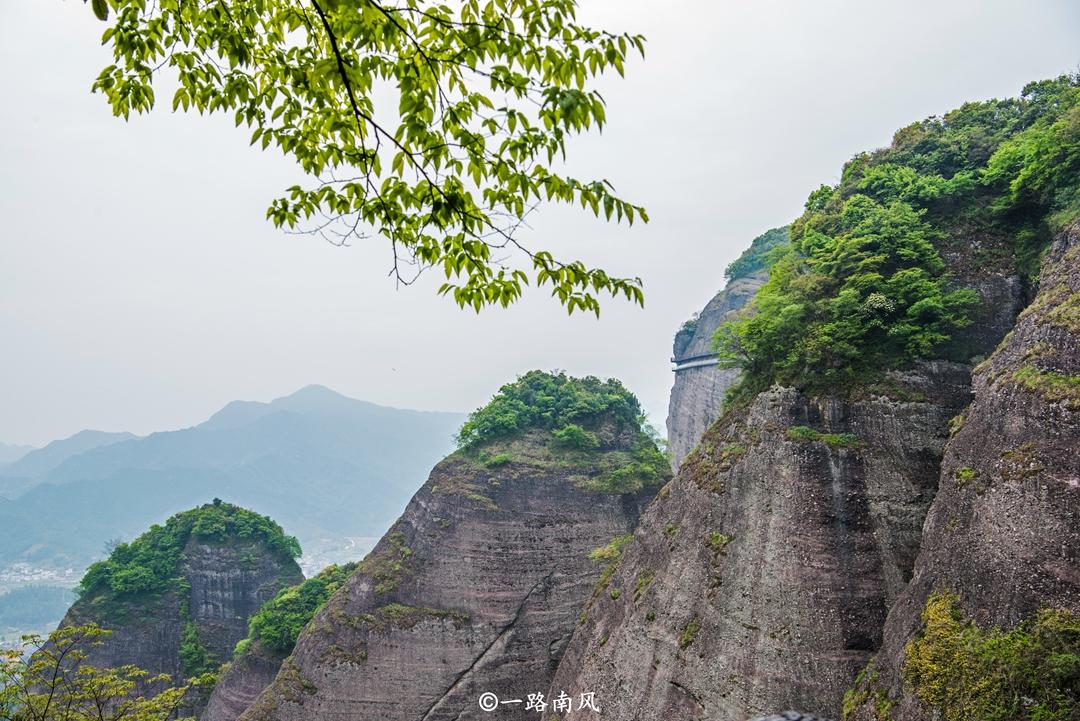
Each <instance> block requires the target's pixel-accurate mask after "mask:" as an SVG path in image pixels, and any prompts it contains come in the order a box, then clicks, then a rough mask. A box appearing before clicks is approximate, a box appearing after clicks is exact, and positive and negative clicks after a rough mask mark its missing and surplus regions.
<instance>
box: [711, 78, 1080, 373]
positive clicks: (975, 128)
mask: <svg viewBox="0 0 1080 721" xmlns="http://www.w3.org/2000/svg"><path fill="white" fill-rule="evenodd" d="M1077 213H1080V76H1075V75H1069V76H1062V77H1060V78H1058V79H1056V80H1048V81H1044V82H1040V83H1032V84H1030V85H1028V86H1027V87H1026V88H1025V89H1024V92H1023V94H1022V96H1021V97H1020V98H1015V99H1007V100H991V101H986V102H980V103H968V104H966V105H964V106H962V107H961V108H959V109H957V110H954V111H952V112H951V113H948V114H946V115H945V116H944V117H941V118H938V117H934V118H929V119H927V120H924V121H922V122H920V123H914V124H912V125H910V126H908V127H906V128H903V129H902V130H900V131H898V132H897V133H896V135H895V136H894V138H893V142H892V145H891V146H890V147H888V148H885V149H882V150H879V151H876V152H874V153H864V154H861V155H858V156H856V157H855V158H854V159H852V160H851V161H850V162H848V163H847V164H846V165H845V166H844V170H843V174H842V177H841V180H840V182H839V184H837V185H836V186H835V187H828V186H822V187H821V188H819V189H818V190H816V191H814V192H813V193H811V194H810V196H809V199H808V200H807V202H806V211H805V213H804V214H803V215H802V217H800V218H799V219H798V220H797V221H795V223H793V224H792V226H791V243H790V245H787V246H778V247H779V248H780V250H777V251H775V252H774V253H775V254H774V255H773V256H772V258H771V260H772V261H773V264H772V265H771V267H770V274H769V281H768V283H766V285H765V286H764V287H762V289H761V290H760V291H759V292H758V294H757V296H756V297H755V299H754V301H753V302H752V304H751V308H750V310H751V311H752V312H749V313H746V314H744V315H743V316H742V317H741V318H738V319H736V320H734V321H731V322H728V323H725V324H724V325H723V326H721V327H720V329H719V330H718V331H717V335H716V349H717V351H718V353H719V355H720V360H721V363H722V364H724V365H726V366H729V367H731V366H734V367H740V368H742V369H744V370H745V375H744V380H743V383H742V385H741V386H740V387H739V388H738V389H737V390H736V391H735V392H736V393H737V394H738V393H748V392H754V391H757V390H760V389H761V388H764V387H767V386H768V385H770V384H772V383H776V382H779V383H782V384H785V385H792V386H796V387H799V388H804V389H810V390H814V389H816V388H821V387H824V386H830V385H833V384H836V383H845V382H850V381H858V380H862V379H865V378H867V377H868V376H872V375H874V374H875V373H877V372H878V371H880V370H882V369H886V368H890V367H902V366H905V365H909V364H910V363H912V362H913V361H915V360H917V359H919V358H928V357H942V356H944V357H948V356H949V355H950V353H951V352H952V351H951V349H950V348H949V346H948V341H949V340H950V338H951V337H952V336H953V334H954V332H955V331H956V330H957V329H960V328H963V327H964V326H965V325H967V324H969V323H970V311H971V310H972V308H973V306H974V304H975V302H976V301H977V296H976V294H975V293H974V291H973V290H971V289H966V288H958V287H956V285H955V283H954V281H953V279H951V278H950V277H949V276H948V275H947V274H946V272H945V262H944V260H943V258H942V255H941V252H940V251H941V250H942V249H944V248H946V247H952V248H953V250H954V251H955V252H956V256H957V257H959V258H963V262H964V263H966V264H967V265H968V266H969V268H970V269H971V270H972V272H975V273H977V272H979V271H980V270H981V269H983V268H986V269H987V270H994V269H1000V270H1010V269H1011V270H1014V271H1018V272H1021V273H1024V274H1028V275H1030V274H1031V273H1033V272H1034V269H1035V268H1036V267H1037V263H1036V261H1037V258H1038V255H1039V253H1040V252H1041V251H1042V250H1043V249H1044V248H1045V247H1046V246H1047V243H1048V242H1049V239H1050V237H1051V235H1052V231H1053V230H1055V229H1056V228H1058V227H1060V226H1061V225H1063V224H1064V223H1066V222H1068V220H1070V219H1071V218H1072V217H1075V215H1077ZM968 238H976V239H980V242H979V243H969V242H967V241H966V239H968ZM959 241H963V242H959ZM958 242H959V244H958ZM776 254H778V257H777V255H776ZM1010 266H1011V268H1010ZM957 360H967V359H966V358H957Z"/></svg>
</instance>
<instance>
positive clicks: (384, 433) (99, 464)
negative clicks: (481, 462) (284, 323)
mask: <svg viewBox="0 0 1080 721" xmlns="http://www.w3.org/2000/svg"><path fill="white" fill-rule="evenodd" d="M463 421H464V415H463V414H458V413H442V412H425V411H412V410H401V409H396V408H389V407H385V406H379V405H376V404H374V403H368V402H365V401H360V400H356V399H352V398H348V397H346V396H344V395H341V394H339V393H337V392H335V391H333V390H331V389H329V388H326V387H324V386H307V387H305V388H302V389H301V390H299V391H297V392H295V393H293V394H291V395H288V396H285V397H282V398H278V399H275V400H273V401H271V402H269V403H263V402H257V401H234V402H231V403H229V404H227V405H226V406H224V407H223V408H222V409H221V410H220V411H218V412H217V413H215V414H214V415H212V416H211V417H210V418H209V419H208V420H206V421H205V422H203V423H201V424H198V425H196V426H192V427H190V428H184V429H181V430H174V431H163V432H158V433H152V434H150V435H148V436H145V437H135V436H130V434H127V435H128V437H126V438H123V439H120V438H117V439H114V441H113V442H111V443H108V444H105V445H97V446H95V447H90V448H88V449H86V450H83V451H82V452H79V453H72V454H69V455H67V456H66V457H63V458H60V455H61V454H59V453H55V452H54V453H53V454H52V456H50V458H51V460H52V461H57V460H58V461H59V462H55V463H45V462H44V461H38V463H39V464H40V465H38V466H33V465H27V466H25V467H28V468H35V467H36V468H41V469H43V470H42V472H40V473H39V474H37V475H34V476H30V477H22V478H18V479H16V478H14V477H13V476H9V472H10V470H11V469H12V468H13V467H14V466H9V467H6V468H3V469H0V482H3V483H8V482H11V483H16V482H17V483H21V484H22V489H21V492H19V494H18V495H17V496H16V497H14V498H11V499H7V500H3V499H0V565H6V564H10V563H15V562H19V561H25V562H28V563H32V564H34V565H37V566H43V567H68V566H74V567H81V566H83V565H86V564H87V563H89V562H90V561H92V560H94V559H95V558H97V557H98V556H100V555H101V549H102V548H103V546H104V544H105V542H106V541H108V540H110V539H113V538H117V537H119V538H125V539H127V538H131V537H132V536H134V535H135V534H137V533H139V532H140V531H141V530H143V529H145V528H146V526H147V525H149V524H150V523H156V522H160V521H162V520H164V519H165V518H166V517H168V516H169V515H170V514H172V513H174V512H176V511H178V510H181V509H184V508H188V507H191V506H192V505H195V504H198V503H205V502H207V501H209V500H211V499H212V498H215V497H218V498H222V499H224V500H227V501H230V502H233V503H237V504H240V505H243V506H245V507H250V508H252V509H255V510H257V511H259V512H260V513H265V514H268V515H270V516H272V517H274V518H275V519H276V520H279V521H280V522H281V523H282V524H283V525H284V526H285V527H286V528H288V529H289V531H290V532H291V533H294V534H296V535H297V536H298V537H299V538H300V540H301V542H302V543H303V544H304V546H305V551H306V552H308V553H312V552H314V553H316V554H317V555H322V554H323V553H329V554H331V555H330V556H329V557H328V558H337V557H338V556H337V555H336V554H337V552H338V551H339V550H340V551H342V552H344V549H347V548H354V547H355V546H356V544H357V539H362V538H367V537H377V536H379V535H380V534H381V533H382V532H383V531H384V530H385V527H386V526H387V525H389V523H390V522H391V521H393V519H394V518H395V517H396V515H397V514H398V513H399V512H400V510H401V509H402V508H403V507H404V505H405V503H406V502H407V501H408V499H409V497H410V496H411V495H412V493H413V491H415V490H416V488H418V487H419V486H420V485H421V484H422V483H423V481H424V479H425V478H426V476H427V472H428V470H429V469H430V467H431V466H432V465H433V464H434V462H435V461H437V460H438V459H439V458H440V457H441V456H442V455H444V454H445V453H446V452H447V451H448V450H450V448H451V447H452V446H453V436H454V433H455V432H456V431H457V429H458V427H459V426H460V425H461V423H462V422H463ZM73 438H74V437H73ZM68 440H72V439H68ZM53 445H54V444H50V446H47V447H46V449H48V448H50V447H52V446H53ZM46 449H42V451H44V450H46ZM35 453H37V452H35ZM31 455H35V454H28V456H27V458H26V459H24V461H25V460H31V459H30V457H29V456H31ZM19 465H21V464H19ZM43 518H58V519H63V523H59V524H54V523H42V522H41V519H43ZM352 552H355V550H353V551H352Z"/></svg>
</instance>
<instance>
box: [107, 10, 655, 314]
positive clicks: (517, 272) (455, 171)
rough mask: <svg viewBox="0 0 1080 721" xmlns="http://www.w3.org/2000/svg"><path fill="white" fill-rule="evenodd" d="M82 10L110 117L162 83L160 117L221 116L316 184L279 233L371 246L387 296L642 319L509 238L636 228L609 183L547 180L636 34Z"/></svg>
mask: <svg viewBox="0 0 1080 721" xmlns="http://www.w3.org/2000/svg"><path fill="white" fill-rule="evenodd" d="M91 2H92V8H93V11H94V12H95V14H96V15H97V16H98V17H99V18H100V19H102V20H104V21H107V22H109V23H110V24H109V26H108V28H107V29H106V30H105V33H104V36H103V41H104V43H105V44H107V45H109V46H111V48H112V51H113V55H114V60H115V63H114V64H113V65H110V66H108V67H107V68H105V69H104V70H103V71H102V72H101V74H100V75H99V76H98V78H97V80H96V81H95V82H94V90H95V91H98V92H101V93H103V94H104V95H105V96H106V97H107V98H108V100H109V103H110V104H111V106H112V109H113V112H114V113H115V114H116V115H118V116H122V117H124V118H127V117H129V116H130V114H131V113H132V112H135V113H142V112H147V111H149V110H150V109H151V108H152V107H153V105H154V101H155V96H154V87H155V82H156V81H157V80H158V79H159V76H160V75H161V73H162V72H163V71H166V70H167V71H168V72H170V73H172V74H175V75H176V77H177V78H178V81H179V82H178V85H177V88H176V91H175V93H174V95H173V98H172V105H173V109H174V110H176V109H183V110H185V111H186V110H191V109H194V110H197V111H199V112H200V113H212V112H227V113H231V114H232V115H233V117H234V120H235V122H236V124H237V125H238V126H239V125H243V126H246V127H248V128H250V129H251V130H252V134H251V142H252V143H253V144H255V143H258V144H260V145H261V146H262V147H263V148H266V147H269V146H270V145H274V146H276V147H277V148H279V149H280V150H281V151H282V152H284V153H285V154H286V155H287V156H291V157H292V158H293V159H295V160H296V162H297V163H298V164H299V165H300V167H301V168H302V169H303V170H304V171H305V173H307V174H308V175H309V176H311V177H312V178H313V181H312V182H311V183H310V184H309V185H307V186H306V187H304V186H299V185H298V186H294V187H292V188H289V189H288V191H287V192H286V193H285V194H284V195H283V196H282V197H279V198H277V199H276V200H274V201H273V203H272V204H271V206H270V208H269V210H268V211H267V215H268V217H269V218H270V219H272V220H273V222H274V223H275V224H276V225H278V226H281V227H285V228H288V229H299V230H303V231H305V232H311V233H317V234H319V235H321V236H323V237H325V238H327V239H328V240H331V241H332V242H335V243H338V244H347V243H349V242H350V241H352V240H353V239H360V238H365V237H368V236H369V235H371V234H375V235H381V236H382V237H383V238H384V239H385V240H386V241H388V242H389V244H390V246H391V249H392V258H393V267H392V271H391V274H392V275H393V276H394V278H395V279H396V280H397V281H398V282H400V283H405V284H409V283H411V282H413V281H414V280H415V279H416V277H417V275H418V274H419V273H421V272H422V271H424V270H425V269H428V268H441V269H442V271H443V273H444V274H445V276H446V282H445V283H444V284H443V285H442V287H441V288H440V291H439V292H440V293H441V294H445V295H450V296H452V297H453V299H454V300H455V301H456V302H457V303H458V304H459V305H460V306H463V307H464V306H470V307H472V308H475V309H476V310H479V309H480V308H482V307H484V306H486V305H492V304H499V305H502V306H506V305H508V304H510V303H512V302H514V301H515V300H517V299H518V298H519V297H520V296H521V293H522V291H523V289H524V287H525V286H526V285H528V284H529V283H530V282H533V283H535V284H536V285H538V286H550V288H551V291H552V294H553V295H554V296H555V297H556V298H558V299H559V301H560V302H561V303H562V304H563V305H564V306H565V307H566V308H567V310H568V311H569V312H571V313H572V312H573V311H574V310H587V311H592V312H594V313H599V301H598V296H599V295H602V294H607V295H610V296H613V297H617V296H623V297H625V298H626V299H628V300H630V301H632V302H634V303H637V304H639V305H640V304H642V303H643V295H642V290H641V281H640V279H638V278H619V277H613V276H611V275H609V274H608V273H606V272H605V271H604V270H603V269H601V268H594V267H589V266H586V265H585V264H584V263H582V262H580V261H568V260H561V259H558V258H556V257H554V256H553V255H552V254H551V253H550V252H548V251H545V250H542V249H535V248H533V247H530V246H529V245H527V244H525V243H524V242H522V240H521V238H520V233H519V231H520V230H521V229H522V228H523V227H524V225H525V222H526V219H527V217H528V215H529V213H530V212H531V211H532V210H533V209H534V208H536V207H537V206H538V205H539V204H541V203H545V202H550V203H566V204H579V205H581V206H582V207H583V208H586V209H588V210H590V211H592V213H593V214H594V215H597V216H599V215H600V214H603V216H604V217H605V218H606V219H608V220H610V219H612V218H613V217H614V218H615V219H616V220H618V221H622V220H623V219H625V220H626V221H627V222H628V223H630V224H632V223H633V222H634V220H635V219H639V218H640V219H641V220H643V221H647V220H648V218H647V216H646V214H645V211H644V209H643V208H641V207H639V206H637V205H633V204H631V203H629V202H627V201H626V200H623V199H622V198H621V197H619V196H618V195H617V194H616V193H615V190H614V188H613V186H612V185H611V184H610V183H609V182H608V181H607V180H593V179H584V180H583V179H578V178H573V177H570V176H568V175H564V174H562V173H561V171H559V170H557V169H556V167H557V165H558V164H560V163H562V162H563V161H564V160H565V155H566V143H567V140H568V139H569V138H570V137H572V136H573V135H575V134H578V133H582V132H586V131H588V130H590V129H592V128H594V127H595V128H597V129H600V128H602V126H603V124H604V122H605V104H604V99H603V98H602V97H601V95H600V93H599V92H597V91H596V90H595V89H594V88H592V87H591V86H590V81H592V80H593V79H594V78H596V77H597V76H599V75H601V74H602V73H604V72H605V71H607V70H609V69H614V70H615V71H616V72H618V73H619V74H620V75H622V73H623V71H624V65H625V63H626V62H627V59H628V55H629V54H630V53H632V52H638V53H642V54H643V53H644V39H643V38H642V37H641V36H640V35H630V34H614V33H610V32H606V31H602V30H594V29H591V28H588V27H585V26H583V25H580V24H578V22H577V21H576V9H577V8H576V2H575V0H490V1H487V2H480V1H479V0H464V2H460V3H455V4H453V6H451V5H443V4H437V3H432V2H424V1H423V0H401V1H400V2H398V3H395V4H384V3H382V2H375V1H374V0H351V1H346V0H158V1H157V2H153V3H148V2H147V1H146V0H91ZM395 99H396V104H397V107H396V109H394V108H392V107H386V106H388V105H392V104H393V103H394V101H395ZM377 100H378V101H379V102H378V103H377V102H376V101H377Z"/></svg>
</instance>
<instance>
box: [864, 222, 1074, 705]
mask: <svg viewBox="0 0 1080 721" xmlns="http://www.w3.org/2000/svg"><path fill="white" fill-rule="evenodd" d="M961 422H962V425H961V427H960V428H959V430H958V431H957V432H956V434H955V436H954V437H953V438H952V439H951V440H950V441H949V443H948V446H947V448H946V451H945V458H944V462H943V464H942V468H941V480H940V490H939V492H938V494H937V496H936V497H935V499H934V502H933V506H932V507H931V509H930V513H929V515H928V516H927V519H926V526H925V529H924V536H923V544H922V551H921V553H920V554H919V557H918V561H917V563H916V566H915V575H914V579H913V580H912V582H911V584H910V586H909V587H908V588H907V589H906V590H905V592H904V593H903V594H902V596H901V597H900V599H899V600H898V602H897V603H896V604H895V605H894V606H893V607H892V610H891V611H890V613H889V617H888V622H887V624H886V626H885V632H884V641H885V642H884V646H883V648H882V650H881V652H880V653H879V654H878V655H877V657H876V659H875V661H874V664H873V666H872V668H871V673H868V674H865V675H864V682H865V683H866V684H867V686H866V687H865V688H860V689H859V691H860V692H863V693H864V694H865V695H864V698H867V699H869V700H870V702H869V703H867V704H866V705H865V706H864V707H862V708H859V709H858V710H857V711H856V713H855V714H854V716H853V718H858V719H866V720H869V719H876V718H877V714H876V712H875V699H876V698H878V697H880V694H885V695H887V696H888V697H889V698H891V699H892V702H893V704H892V708H891V715H892V718H893V719H894V720H895V721H914V720H916V719H920V720H921V719H930V718H933V717H934V715H933V713H932V711H931V710H930V709H928V708H926V707H925V706H923V705H922V704H921V703H920V702H919V701H918V700H917V698H916V697H915V694H914V693H912V690H911V689H910V688H905V687H904V683H903V680H902V678H903V675H902V674H903V672H902V669H903V665H904V661H905V645H906V644H907V642H908V641H909V640H911V639H912V638H913V637H914V636H915V634H917V633H918V632H919V631H920V630H921V620H920V616H921V613H922V611H923V609H924V608H925V607H926V604H927V601H928V599H929V598H930V596H931V595H932V594H934V593H936V592H940V591H951V592H952V593H955V594H956V595H957V596H958V597H959V599H960V605H961V606H962V607H963V610H964V611H965V612H966V613H967V614H968V615H969V616H970V617H971V618H972V619H974V621H975V622H976V624H978V625H979V626H981V627H983V628H986V627H989V626H1000V627H1003V628H1012V627H1015V626H1016V625H1017V624H1018V623H1019V622H1020V621H1021V620H1023V619H1024V618H1026V617H1028V616H1030V615H1031V614H1032V613H1034V612H1035V611H1037V610H1039V609H1040V608H1044V607H1045V608H1062V609H1066V610H1069V611H1071V612H1073V613H1080V223H1078V224H1074V225H1073V226H1072V228H1071V229H1070V230H1068V231H1066V232H1065V233H1063V234H1062V235H1061V236H1060V237H1059V238H1058V239H1057V241H1056V242H1055V244H1054V246H1053V247H1052V249H1051V251H1050V253H1049V254H1048V256H1047V258H1046V260H1045V261H1044V265H1043V271H1042V275H1041V278H1040V288H1039V293H1038V295H1037V296H1036V298H1035V300H1034V302H1032V304H1031V305H1030V306H1029V307H1028V308H1027V309H1026V310H1025V311H1024V312H1023V313H1022V314H1021V315H1020V318H1019V320H1018V322H1017V324H1016V327H1015V329H1014V330H1013V332H1012V333H1011V334H1010V335H1009V336H1008V337H1006V339H1005V340H1004V341H1003V342H1002V343H1001V345H1000V347H999V348H998V349H997V351H996V352H995V353H994V354H993V355H992V356H991V358H990V359H989V360H988V361H987V362H986V363H984V364H982V365H981V366H980V367H978V368H977V369H976V372H975V375H974V401H973V402H972V404H971V406H970V408H969V409H968V410H967V411H966V412H965V414H964V415H963V416H962V419H961V420H958V422H957V424H956V425H960V423H961Z"/></svg>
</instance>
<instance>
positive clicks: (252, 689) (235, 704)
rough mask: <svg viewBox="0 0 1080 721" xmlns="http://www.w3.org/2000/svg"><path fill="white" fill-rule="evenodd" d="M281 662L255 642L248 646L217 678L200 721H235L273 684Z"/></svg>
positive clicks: (276, 656) (281, 658)
mask: <svg viewBox="0 0 1080 721" xmlns="http://www.w3.org/2000/svg"><path fill="white" fill-rule="evenodd" d="M283 660H284V658H283V656H281V655H278V654H275V653H272V652H271V651H268V650H267V649H266V648H264V647H263V646H262V644H260V643H259V642H258V641H256V642H255V643H253V644H251V646H250V648H248V650H247V651H246V652H245V653H243V654H240V655H238V656H237V657H236V658H235V659H233V661H232V662H231V663H230V664H229V666H228V668H227V669H226V670H225V672H224V673H223V674H222V675H221V678H219V679H218V682H217V685H216V686H214V692H213V693H212V694H211V695H210V700H209V702H208V703H207V705H206V710H204V711H203V713H202V715H201V716H199V719H200V721H235V720H236V719H238V718H239V717H240V714H242V713H244V711H245V710H247V708H248V706H250V705H251V704H252V702H254V701H255V699H256V698H257V697H258V695H259V694H260V693H262V691H263V689H265V688H266V687H267V686H269V685H270V684H271V683H273V681H274V678H275V677H276V676H277V674H278V671H279V670H280V668H281V662H282V661H283Z"/></svg>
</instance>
